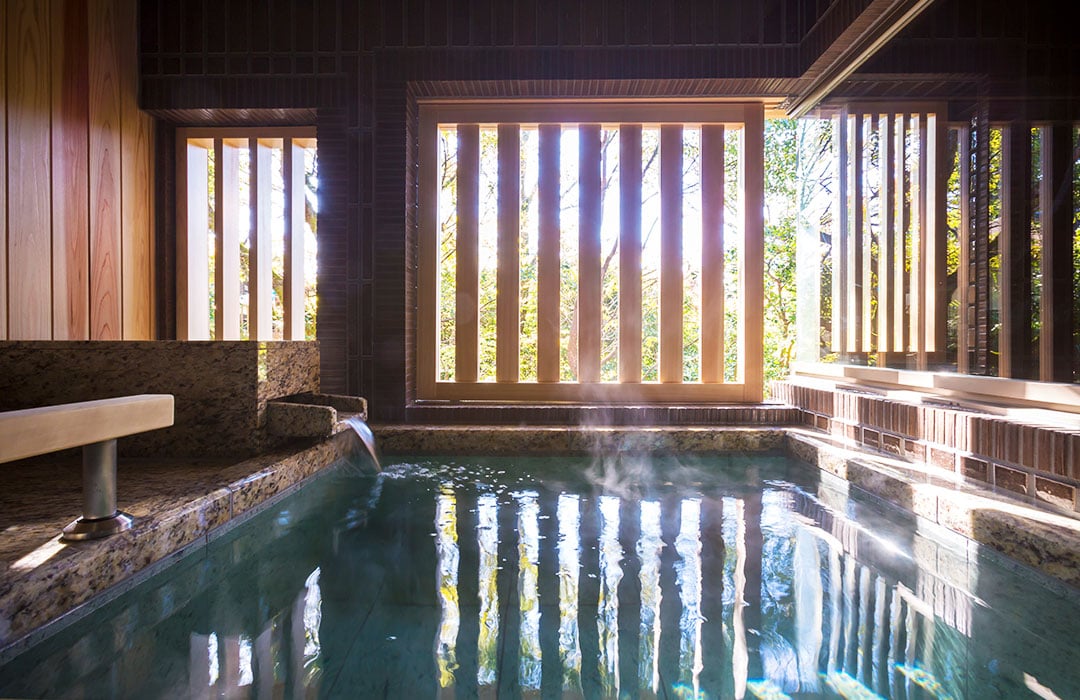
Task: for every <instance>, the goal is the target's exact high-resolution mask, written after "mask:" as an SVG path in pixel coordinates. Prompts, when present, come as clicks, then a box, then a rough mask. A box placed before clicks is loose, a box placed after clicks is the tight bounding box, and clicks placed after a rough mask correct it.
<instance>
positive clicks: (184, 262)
mask: <svg viewBox="0 0 1080 700" xmlns="http://www.w3.org/2000/svg"><path fill="white" fill-rule="evenodd" d="M176 138H177V140H176V144H177V184H176V187H177V193H176V197H177V199H176V202H177V203H176V215H177V228H176V230H177V236H176V239H177V240H176V245H177V265H176V277H177V314H176V317H177V318H176V325H177V328H176V333H177V338H179V339H181V340H209V339H210V338H211V337H213V338H214V339H217V340H240V339H242V338H243V333H242V325H241V314H242V304H241V287H240V282H241V264H242V260H241V246H240V240H241V236H240V231H241V229H240V226H241V223H240V221H241V212H240V191H241V189H242V188H243V187H244V185H245V184H246V187H247V191H248V216H247V218H248V220H249V221H250V236H249V248H248V258H247V263H248V330H247V338H248V339H251V340H270V339H272V338H273V337H274V336H273V329H272V325H273V323H272V309H273V302H272V296H273V271H272V265H273V263H272V260H273V254H272V219H273V218H274V214H273V209H272V206H271V202H272V199H273V184H272V183H273V179H274V173H273V165H272V151H273V150H274V149H280V150H281V181H282V204H283V210H282V211H283V221H282V232H283V238H284V247H283V250H282V254H283V259H284V266H283V270H282V311H283V314H282V316H283V322H282V338H283V339H284V340H303V339H304V337H305V310H304V300H305V299H304V297H305V284H304V233H303V232H304V225H305V219H304V212H305V182H304V177H305V157H306V156H305V154H306V152H307V151H308V150H311V149H314V147H315V129H314V128H309V127H268V128H259V129H247V128H224V127H223V128H209V127H208V128H190V129H178V130H177V137H176ZM244 151H246V153H247V162H248V168H247V170H248V177H247V182H246V183H244V182H243V178H242V175H241V172H240V161H241V155H242V152H244ZM211 154H213V163H214V171H213V186H214V207H213V212H214V217H213V220H214V224H213V227H214V233H213V234H211V231H210V211H211V208H210V199H209V195H208V184H209V183H210V166H209V163H210V159H209V156H210V155H211ZM211 235H214V270H213V282H214V284H213V290H214V294H213V308H211V296H210V269H209V268H210V257H209V254H210V246H209V242H210V236H211ZM212 311H213V318H214V325H213V333H212V334H211V325H210V317H211V312H212Z"/></svg>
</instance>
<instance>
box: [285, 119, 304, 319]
mask: <svg viewBox="0 0 1080 700" xmlns="http://www.w3.org/2000/svg"><path fill="white" fill-rule="evenodd" d="M281 169H282V175H283V179H284V189H285V192H284V195H285V196H284V199H285V256H284V257H285V269H284V274H283V275H282V277H283V279H282V288H283V290H284V293H283V294H282V301H283V302H284V307H285V309H284V321H285V324H284V326H285V327H284V337H285V340H303V339H304V336H305V329H304V203H305V199H304V149H303V147H302V146H301V145H300V144H298V143H296V141H295V139H293V138H290V137H286V138H285V139H283V142H282V158H281Z"/></svg>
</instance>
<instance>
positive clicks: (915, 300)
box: [907, 117, 926, 369]
mask: <svg viewBox="0 0 1080 700" xmlns="http://www.w3.org/2000/svg"><path fill="white" fill-rule="evenodd" d="M912 122H913V126H912V127H911V129H912V131H913V137H914V140H915V144H914V149H915V162H914V163H913V164H912V170H911V172H910V173H909V175H908V177H909V178H910V182H909V183H908V191H909V193H910V194H909V201H910V202H911V207H910V210H911V216H910V217H909V221H910V223H909V225H908V228H909V230H910V231H911V246H910V250H909V251H908V266H907V267H908V270H909V271H910V272H909V274H910V277H909V280H908V287H907V290H908V299H909V301H908V343H909V344H908V350H909V351H910V352H914V353H915V355H916V360H915V362H916V366H917V368H918V369H925V367H924V366H923V365H924V364H925V360H926V346H925V344H924V342H923V339H922V337H923V336H922V329H923V323H924V314H925V313H926V309H925V308H924V307H923V303H922V291H923V289H925V288H926V271H925V270H924V269H923V267H922V260H923V247H924V245H925V241H924V238H925V236H924V235H923V230H924V226H925V224H924V222H925V220H926V207H925V202H924V201H923V192H924V191H925V190H926V128H925V124H924V122H923V120H922V119H921V118H919V117H915V118H913V119H912Z"/></svg>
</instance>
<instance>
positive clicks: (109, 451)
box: [61, 440, 132, 541]
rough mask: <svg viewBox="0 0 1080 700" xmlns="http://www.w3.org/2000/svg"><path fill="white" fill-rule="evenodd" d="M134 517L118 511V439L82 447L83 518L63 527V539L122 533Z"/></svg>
mask: <svg viewBox="0 0 1080 700" xmlns="http://www.w3.org/2000/svg"><path fill="white" fill-rule="evenodd" d="M131 523H132V518H131V516H130V515H128V514H127V513H123V512H121V511H119V510H117V508H116V440H105V441H103V442H95V443H93V444H92V445H85V446H84V447H83V517H81V518H79V519H78V520H76V521H74V522H73V523H71V524H70V525H68V526H67V527H65V528H64V534H63V535H62V536H61V539H64V540H75V541H78V540H95V539H98V538H100V537H108V536H109V535H113V534H116V533H117V532H123V531H124V530H127V529H129V528H130V527H131Z"/></svg>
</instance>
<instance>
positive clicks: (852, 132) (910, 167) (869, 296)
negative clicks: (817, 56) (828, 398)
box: [832, 103, 949, 369]
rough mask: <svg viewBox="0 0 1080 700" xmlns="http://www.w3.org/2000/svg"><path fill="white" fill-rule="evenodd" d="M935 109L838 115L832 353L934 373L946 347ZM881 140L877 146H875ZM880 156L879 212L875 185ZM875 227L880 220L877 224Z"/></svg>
mask: <svg viewBox="0 0 1080 700" xmlns="http://www.w3.org/2000/svg"><path fill="white" fill-rule="evenodd" d="M941 113H943V111H942V108H941V107H940V106H936V105H911V106H903V107H900V106H898V105H878V104H870V103H867V104H859V105H858V106H857V107H855V106H853V107H849V108H846V109H844V110H842V112H841V115H840V117H839V118H838V122H837V126H838V130H837V134H838V136H837V140H838V144H839V149H838V150H839V163H840V165H841V167H840V169H839V178H838V188H837V190H838V192H837V195H836V199H837V204H838V207H839V217H838V228H837V230H838V231H840V232H841V234H840V237H839V241H837V242H836V243H835V244H834V245H833V248H832V256H833V261H832V265H833V270H834V276H833V289H832V294H833V308H834V309H841V310H846V313H839V314H836V313H834V315H833V328H832V338H833V341H832V349H833V351H834V352H841V353H846V354H847V355H848V356H853V357H859V356H866V355H869V354H872V353H877V354H878V361H879V362H882V363H884V362H886V361H888V357H889V353H905V352H911V353H914V354H915V355H916V362H917V364H918V365H919V367H920V368H922V369H925V368H927V366H928V365H929V363H931V362H940V361H941V356H942V355H943V352H944V350H945V343H946V340H945V335H946V332H947V327H946V320H947V317H948V303H949V300H948V298H947V296H946V286H945V281H946V272H945V271H946V268H945V265H946V255H945V253H946V247H945V246H946V236H945V226H946V222H945V195H946V185H947V180H948V175H949V171H948V164H947V163H946V162H945V159H946V152H945V150H946V136H947V134H946V129H945V123H944V121H943V119H941V118H938V116H937V115H938V114H941ZM872 144H876V146H875V145H872ZM872 153H876V157H877V161H878V162H877V166H876V176H877V178H878V179H879V186H878V190H877V194H876V200H877V202H876V207H874V208H873V211H871V207H870V205H871V201H872V199H873V197H874V195H873V193H872V192H871V189H870V188H871V185H870V184H869V177H870V173H871V170H870V165H871V163H870V158H871V154H872ZM874 222H876V223H874Z"/></svg>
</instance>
